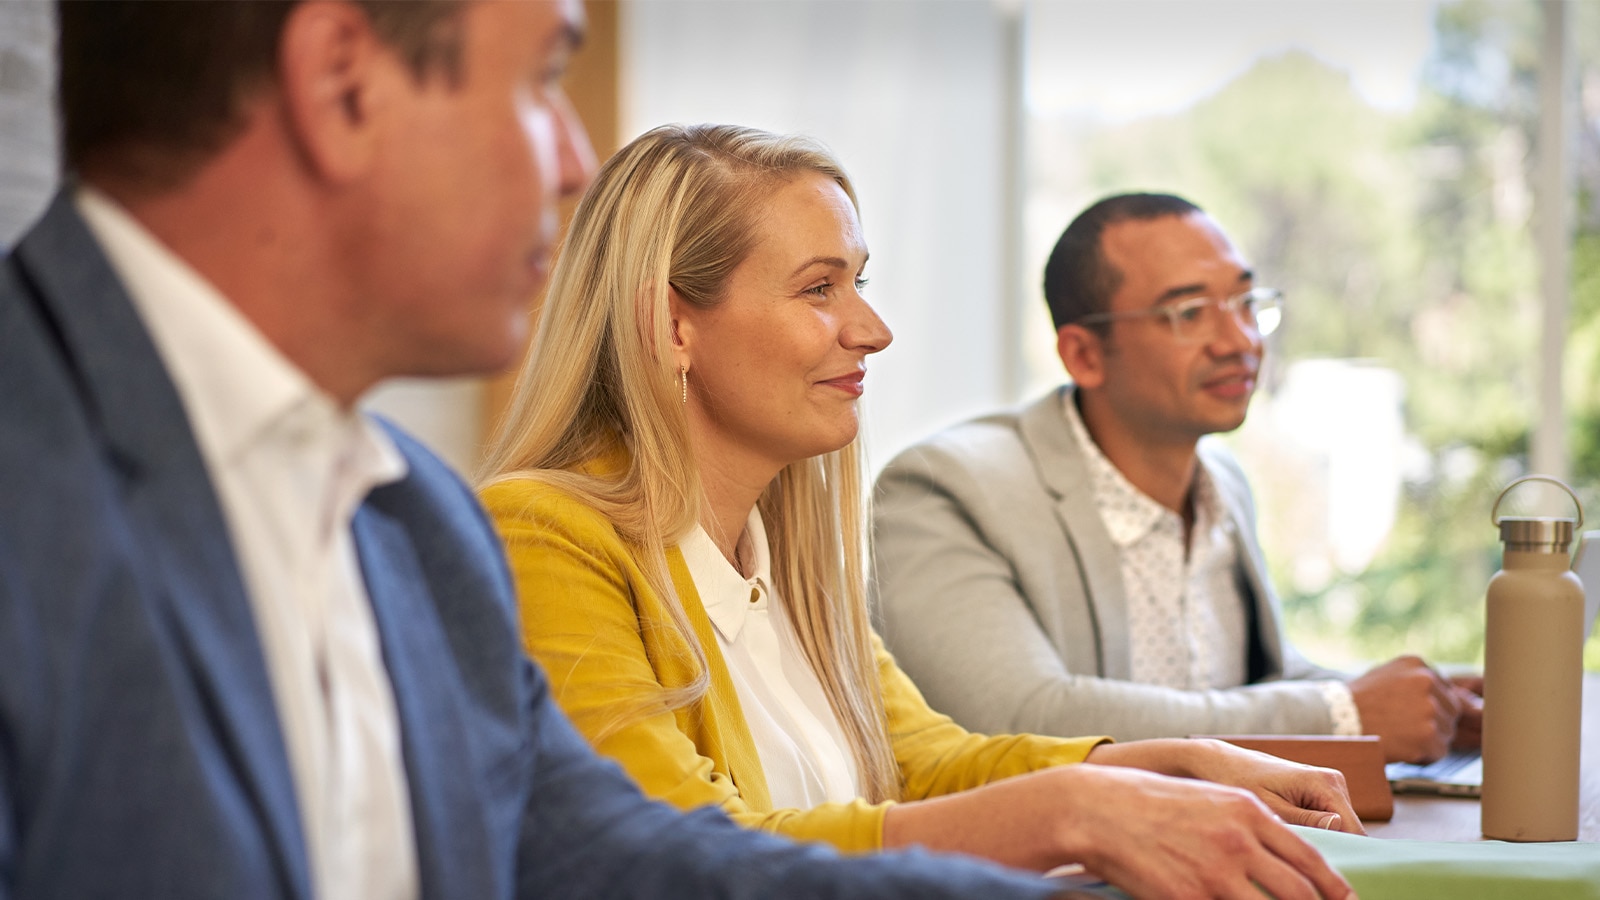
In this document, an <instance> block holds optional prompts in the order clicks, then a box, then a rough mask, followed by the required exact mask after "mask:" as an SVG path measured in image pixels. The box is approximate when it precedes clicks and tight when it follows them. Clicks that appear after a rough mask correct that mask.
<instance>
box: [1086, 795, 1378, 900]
mask: <svg viewBox="0 0 1600 900" xmlns="http://www.w3.org/2000/svg"><path fill="white" fill-rule="evenodd" d="M1057 771H1058V772H1059V773H1060V774H1061V775H1062V776H1063V777H1064V779H1065V780H1067V781H1069V782H1070V784H1069V786H1068V790H1069V791H1070V794H1071V796H1072V797H1073V800H1074V803H1073V812H1072V814H1071V815H1070V816H1064V817H1062V822H1061V827H1062V829H1063V830H1062V834H1061V840H1062V844H1063V846H1064V847H1065V848H1067V852H1068V853H1069V854H1070V855H1072V856H1074V857H1076V858H1078V859H1081V860H1082V862H1083V864H1084V867H1085V868H1086V869H1088V870H1089V871H1090V872H1092V873H1094V874H1096V875H1098V876H1099V877H1101V878H1104V879H1105V880H1107V881H1109V882H1111V883H1112V884H1114V885H1116V886H1118V887H1120V888H1122V889H1123V890H1125V891H1127V892H1128V893H1129V894H1131V895H1133V896H1135V897H1241V898H1245V897H1248V898H1257V900H1259V898H1260V897H1261V890H1265V891H1266V892H1267V893H1268V894H1269V895H1271V896H1273V897H1276V898H1279V900H1290V898H1296V900H1298V898H1304V900H1311V898H1316V897H1322V898H1325V900H1342V898H1345V897H1350V896H1353V894H1354V892H1353V891H1352V890H1351V888H1350V885H1349V883H1348V882H1346V881H1345V880H1344V879H1343V878H1341V877H1340V876H1339V875H1338V873H1336V872H1334V871H1333V869H1332V868H1331V867H1329V866H1328V864H1327V863H1326V862H1325V861H1324V860H1323V859H1322V857H1321V855H1319V854H1318V853H1317V851H1316V850H1315V849H1314V848H1312V847H1311V845H1309V844H1307V843H1306V842H1305V841H1303V840H1302V839H1301V838H1300V837H1299V836H1298V835H1296V834H1294V833H1293V832H1291V831H1289V830H1288V829H1287V828H1285V827H1284V826H1283V823H1282V822H1281V821H1279V818H1278V816H1276V815H1274V814H1273V813H1272V811H1270V810H1269V809H1268V808H1267V805H1266V804H1264V803H1263V802H1262V801H1261V800H1260V799H1258V798H1257V797H1256V796H1255V795H1252V794H1251V793H1250V792H1248V791H1245V790H1242V789H1239V788H1237V787H1228V786H1222V785H1218V784H1207V783H1204V782H1199V781H1192V780H1183V779H1177V778H1170V777H1166V776H1162V775H1156V774H1152V773H1149V772H1141V771H1137V770H1132V769H1122V768H1112V767H1105V766H1096V765H1082V766H1072V767H1068V768H1065V769H1061V770H1057ZM1325 815H1326V814H1325Z"/></svg>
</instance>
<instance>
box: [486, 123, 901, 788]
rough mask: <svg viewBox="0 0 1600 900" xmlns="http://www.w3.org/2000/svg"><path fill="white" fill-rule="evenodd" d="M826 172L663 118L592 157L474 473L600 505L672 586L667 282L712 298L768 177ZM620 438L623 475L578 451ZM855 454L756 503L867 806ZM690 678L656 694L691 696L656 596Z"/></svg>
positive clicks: (680, 463)
mask: <svg viewBox="0 0 1600 900" xmlns="http://www.w3.org/2000/svg"><path fill="white" fill-rule="evenodd" d="M812 172H815V173H821V174H823V175H825V176H827V177H829V178H832V179H833V180H834V181H836V182H837V183H838V184H839V186H840V187H841V188H843V189H844V192H845V193H846V194H847V195H848V196H849V197H850V202H851V203H852V204H853V205H854V204H856V196H855V190H854V188H853V187H852V186H851V184H850V179H849V178H848V177H847V176H846V175H845V173H844V170H843V169H842V167H840V165H839V164H838V162H837V161H835V160H834V158H833V157H832V156H831V155H830V154H829V153H828V151H827V150H825V149H824V148H822V147H821V146H820V145H819V144H817V143H816V142H814V141H811V140H809V139H807V138H803V137H794V136H781V135H773V134H769V133H767V132H763V131H758V130H755V129H751V128H739V127H735V126H728V125H701V126H694V127H682V126H675V125H669V126H663V127H661V128H656V129H654V130H652V131H649V132H647V133H645V134H644V135H642V136H640V137H639V138H638V139H637V140H635V141H633V142H632V143H630V144H629V145H628V146H627V147H624V148H623V149H622V150H621V151H619V152H618V153H617V154H616V155H615V156H613V157H612V158H611V159H610V160H608V161H607V162H606V164H605V165H604V166H602V167H601V169H600V172H599V174H598V175H597V176H596V178H595V182H594V184H593V185H591V186H590V188H589V190H588V192H587V193H585V195H584V197H583V200H582V201H581V202H580V203H579V205H578V209H577V212H576V214H575V216H574V217H573V221H572V226H571V229H570V231H569V232H568V236H567V239H566V243H565V245H564V247H563V249H562V251H561V254H560V258H559V259H558V260H557V262H556V265H555V271H554V272H553V273H552V275H551V280H550V290H549V294H548V296H547V298H546V300H545V302H544V308H543V310H542V312H541V314H540V317H539V326H538V332H537V334H536V336H535V338H534V343H533V347H532V349H531V350H530V352H529V356H528V359H527V361H526V362H525V363H524V365H523V367H522V370H521V372H520V373H519V375H518V376H517V382H516V387H515V389H514V392H513V395H512V399H511V405H510V408H509V410H508V411H507V413H506V415H505V418H504V419H503V420H502V422H501V424H500V426H499V428H498V429H497V432H496V434H495V437H494V439H493V440H492V442H491V445H490V449H489V453H488V458H487V459H486V461H485V463H484V470H483V472H484V479H483V480H484V481H486V482H487V483H493V482H495V481H501V480H506V479H534V480H538V481H541V482H544V483H547V484H549V485H551V486H553V487H556V488H559V489H561V490H563V491H566V492H568V493H570V494H572V495H574V496H576V497H578V498H580V499H581V500H583V501H584V502H586V503H588V504H590V505H592V506H593V507H594V508H596V509H597V510H599V511H600V512H602V513H603V514H604V515H605V516H606V517H607V518H609V519H610V521H611V522H612V523H613V524H614V525H615V526H616V529H617V532H618V533H619V534H620V535H621V536H622V538H623V540H625V541H627V542H629V543H630V544H631V545H633V546H635V547H637V548H638V551H639V554H640V561H641V565H642V568H643V569H644V572H645V577H646V578H647V580H648V582H649V584H650V586H651V588H652V589H654V590H656V591H657V592H659V593H660V594H661V596H663V597H669V598H673V599H674V600H677V599H678V598H677V592H676V591H675V590H674V589H673V586H672V579H671V578H670V577H669V575H668V574H667V565H666V557H665V548H666V547H667V546H669V545H670V544H675V543H677V542H678V541H679V540H680V539H682V538H683V537H684V536H685V535H687V534H688V533H689V532H690V531H691V530H692V529H693V528H694V526H695V524H696V523H697V522H698V520H699V517H700V508H701V490H700V477H699V472H698V469H697V468H696V464H695V459H694V454H693V451H692V449H691V447H690V442H689V429H688V419H687V417H686V415H685V412H684V408H683V405H682V403H681V402H680V401H681V398H680V396H679V391H680V388H679V385H678V382H677V378H678V372H677V370H676V368H675V366H674V364H673V361H672V360H673V354H672V343H671V311H670V305H669V299H668V297H669V294H668V289H669V287H670V288H671V289H672V290H675V291H677V293H678V295H679V296H680V297H681V298H682V299H683V300H685V301H687V302H689V303H692V304H695V305H697V306H701V307H709V306H715V305H716V304H717V303H720V302H721V301H722V299H723V290H724V286H725V285H726V283H727V281H728V276H729V275H730V274H731V273H732V272H733V270H734V268H735V267H737V266H738V265H739V263H741V262H742V261H743V260H744V259H745V257H746V256H747V255H748V254H749V252H750V250H751V248H752V247H753V246H754V244H755V241H756V220H757V217H758V215H759V212H760V210H761V209H762V207H763V204H764V203H765V201H766V200H767V199H768V198H769V197H770V196H771V195H772V194H773V193H774V192H775V191H776V189H777V188H779V187H780V186H782V185H784V184H786V183H788V182H789V181H791V180H792V179H794V178H796V177H799V176H801V175H804V174H806V173H812ZM619 440H620V441H621V442H622V443H623V444H624V445H625V446H626V448H627V450H628V454H627V465H626V467H625V469H623V470H622V471H621V472H597V471H592V470H586V469H585V464H587V463H590V462H592V461H594V460H596V459H597V458H602V457H606V456H607V455H609V454H612V453H614V452H615V450H616V449H617V444H618V441H619ZM862 484H863V477H862V473H861V452H860V448H859V445H858V442H857V441H854V440H853V441H851V442H850V444H848V445H847V446H845V447H844V448H842V449H840V450H836V451H834V452H832V453H827V454H824V455H822V456H818V457H813V458H810V459H805V460H801V461H799V462H796V463H793V464H791V465H789V466H787V467H785V468H784V469H783V471H782V472H780V473H779V475H778V477H777V478H775V479H774V480H773V482H772V484H771V485H770V486H768V488H767V489H766V491H765V492H764V493H763V494H762V496H761V498H760V500H759V501H758V504H757V505H758V508H759V509H760V511H761V515H762V517H763V520H764V521H765V523H766V528H767V536H768V541H769V543H770V545H771V554H772V560H773V579H774V581H775V582H776V585H775V587H776V588H777V591H778V593H779V595H780V596H782V597H783V599H784V605H785V608H786V609H787V611H788V615H789V618H790V621H791V623H792V624H793V626H794V629H795V633H796V635H797V636H798V638H799V641H800V645H801V647H802V648H803V650H804V652H805V655H806V658H807V660H808V661H809V662H810V664H811V667H812V669H813V670H814V671H815V672H816V674H817V678H818V680H819V681H820V682H821V683H822V688H823V691H824V692H825V693H826V694H827V697H828V701H829V703H830V704H831V705H832V707H833V711H834V713H835V714H836V715H837V716H838V718H839V722H840V725H841V726H842V728H843V730H844V734H845V737H846V739H847V741H848V742H849V744H850V750H851V752H852V755H853V756H854V758H855V761H856V767H857V771H858V772H859V775H860V784H861V793H862V795H863V796H864V797H866V798H867V799H868V800H870V801H872V802H879V801H883V800H892V799H898V798H899V796H900V792H901V779H900V770H899V766H898V764H897V763H896V762H895V759H894V752H893V750H892V748H891V746H890V742H889V734H888V724H887V717H886V715H885V713H884V707H883V695H882V690H881V687H880V683H879V679H878V671H877V664H876V660H875V659H874V655H873V650H872V640H871V626H870V625H869V623H868V616H867V598H866V566H865V563H864V556H865V553H866V551H865V540H866V536H865V526H864V522H863V519H864V509H865V503H866V498H865V496H864V495H863V489H862ZM665 605H666V606H667V607H668V609H670V610H671V615H672V621H671V622H667V623H645V624H646V625H647V627H667V628H671V629H673V630H674V631H676V633H677V634H678V635H679V637H680V638H681V639H682V644H683V646H684V648H685V652H686V653H688V654H691V655H692V656H693V657H694V659H695V661H696V667H695V670H696V671H697V672H698V673H699V675H698V677H697V678H696V679H694V680H693V681H692V682H690V683H688V684H682V685H666V686H664V693H663V696H662V697H660V698H658V699H657V700H653V701H651V702H650V703H648V704H646V705H644V706H643V707H642V708H640V709H633V710H625V711H619V716H622V717H624V718H623V719H621V720H619V722H618V723H616V724H620V722H621V721H625V720H626V717H630V716H634V715H640V714H644V713H645V712H646V711H647V710H648V709H649V708H651V707H655V708H659V706H656V704H657V703H664V704H666V706H667V707H668V708H672V709H677V708H681V707H684V706H688V705H690V704H693V703H696V702H698V701H699V700H700V699H701V697H703V696H704V694H705V691H706V689H707V686H708V678H707V675H706V665H705V650H704V648H703V647H701V646H700V644H699V642H698V641H697V640H696V639H695V636H694V632H693V630H692V629H691V627H690V625H689V622H688V619H687V617H686V615H685V613H684V612H683V609H682V604H681V602H669V603H667V604H665Z"/></svg>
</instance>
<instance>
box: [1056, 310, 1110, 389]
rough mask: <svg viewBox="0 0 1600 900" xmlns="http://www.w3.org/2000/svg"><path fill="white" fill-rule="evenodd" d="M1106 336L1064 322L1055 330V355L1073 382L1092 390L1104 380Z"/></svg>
mask: <svg viewBox="0 0 1600 900" xmlns="http://www.w3.org/2000/svg"><path fill="white" fill-rule="evenodd" d="M1105 345H1106V339H1105V338H1102V337H1101V336H1100V335H1098V334H1096V333H1095V332H1093V331H1091V330H1089V329H1088V328H1085V327H1084V326H1082V325H1063V326H1061V328H1059V329H1058V330H1057V331H1056V354H1057V355H1058V356H1060V357H1061V364H1062V365H1063V366H1066V367H1067V374H1069V375H1071V376H1072V383H1073V384H1076V385H1077V386H1078V387H1081V388H1088V389H1090V390H1094V389H1095V388H1098V387H1099V386H1100V385H1101V384H1102V383H1104V382H1105V380H1106V372H1105V356H1106V346H1105Z"/></svg>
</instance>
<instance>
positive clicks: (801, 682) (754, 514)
mask: <svg viewBox="0 0 1600 900" xmlns="http://www.w3.org/2000/svg"><path fill="white" fill-rule="evenodd" d="M745 529H746V539H747V542H748V543H742V544H741V545H740V547H741V554H740V555H741V557H742V558H744V559H746V560H748V561H749V562H750V566H749V568H750V576H749V577H748V578H747V577H745V576H744V575H741V574H740V573H739V572H738V570H736V569H735V568H734V567H733V564H732V563H729V562H728V559H727V557H725V556H723V555H722V551H720V550H718V549H717V545H716V544H714V543H712V541H711V536H710V535H709V534H707V533H706V531H705V529H704V528H701V527H700V526H695V529H694V531H692V532H690V534H689V536H688V537H686V538H684V539H683V541H682V542H681V543H680V544H679V545H678V549H679V550H681V551H682V552H683V560H684V562H685V563H687V564H688V567H689V577H690V578H692V579H693V580H694V587H695V590H696V591H697V592H699V594H700V602H701V603H702V604H703V605H704V606H705V608H706V615H707V616H709V617H710V619H711V624H712V625H713V626H714V627H715V628H716V632H717V646H718V648H720V649H721V650H722V656H723V659H724V660H726V662H727V664H728V674H729V675H730V676H731V677H732V679H733V687H734V691H735V692H736V693H737V694H738V695H739V705H740V707H742V709H743V712H744V719H745V724H746V725H748V726H749V727H750V737H751V739H752V740H754V741H755V745H756V752H757V753H758V754H759V755H760V757H761V768H762V769H763V770H764V771H765V773H766V776H767V789H768V791H769V792H770V793H771V795H772V806H773V808H774V809H810V808H811V807H813V806H816V805H818V804H821V803H830V802H845V801H849V800H854V799H855V798H856V797H859V796H860V790H859V788H858V781H859V779H858V777H857V772H856V764H855V757H854V756H853V755H851V753H850V745H849V744H848V743H846V742H845V736H844V730H843V729H842V728H840V727H839V718H838V716H837V715H835V714H834V712H833V706H832V705H831V704H829V703H828V697H827V695H826V694H824V693H823V691H822V683H821V682H819V681H818V680H817V676H816V673H815V672H813V671H812V669H811V663H809V662H808V661H807V660H806V658H805V653H804V652H803V651H802V650H801V649H800V643H799V641H798V640H797V639H796V637H795V633H794V627H793V626H792V625H791V624H790V622H789V617H788V615H787V614H786V613H785V611H784V608H783V598H781V597H779V596H778V594H777V592H776V591H774V590H773V589H772V587H771V585H772V557H771V553H770V551H769V549H768V547H767V530H766V526H765V525H764V524H763V522H762V521H761V513H760V512H758V511H756V510H751V511H750V518H749V520H748V521H747V522H746V525H745ZM745 551H747V552H745Z"/></svg>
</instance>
